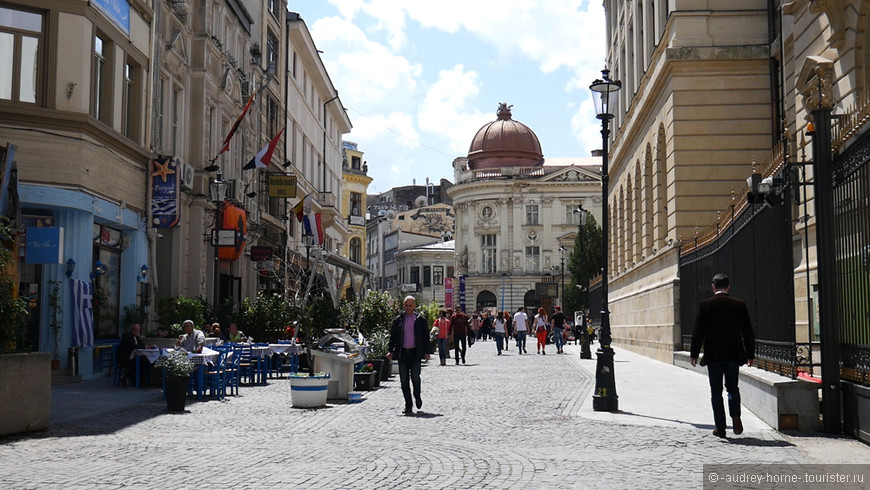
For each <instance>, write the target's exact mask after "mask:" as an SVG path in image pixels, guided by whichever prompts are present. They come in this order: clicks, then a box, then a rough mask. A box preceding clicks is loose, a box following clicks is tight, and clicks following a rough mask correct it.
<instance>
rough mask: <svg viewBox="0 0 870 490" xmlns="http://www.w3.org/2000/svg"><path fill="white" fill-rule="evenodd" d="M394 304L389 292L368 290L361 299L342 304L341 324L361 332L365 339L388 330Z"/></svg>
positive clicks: (394, 315) (393, 311) (394, 308)
mask: <svg viewBox="0 0 870 490" xmlns="http://www.w3.org/2000/svg"><path fill="white" fill-rule="evenodd" d="M395 304H396V302H395V299H394V298H393V297H392V296H391V295H390V294H389V293H387V292H377V291H369V292H368V293H367V294H366V295H365V297H363V298H362V299H359V300H354V301H345V302H344V303H343V304H342V308H341V310H342V313H341V324H342V325H345V326H349V327H351V329H352V330H356V331H358V332H360V333H362V334H363V337H365V338H366V339H369V338H371V337H372V336H373V335H374V334H375V333H377V332H389V330H390V324H391V323H392V321H393V318H395V317H396V311H397V310H396V306H395ZM349 331H350V330H349Z"/></svg>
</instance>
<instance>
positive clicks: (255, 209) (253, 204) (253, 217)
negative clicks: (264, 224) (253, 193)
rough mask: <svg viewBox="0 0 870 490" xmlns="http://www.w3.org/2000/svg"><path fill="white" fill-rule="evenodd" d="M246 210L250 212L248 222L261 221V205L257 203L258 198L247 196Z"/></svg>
mask: <svg viewBox="0 0 870 490" xmlns="http://www.w3.org/2000/svg"><path fill="white" fill-rule="evenodd" d="M245 210H247V212H248V223H259V222H260V206H258V205H257V200H256V198H251V197H247V196H245Z"/></svg>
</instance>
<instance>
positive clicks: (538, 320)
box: [534, 308, 549, 356]
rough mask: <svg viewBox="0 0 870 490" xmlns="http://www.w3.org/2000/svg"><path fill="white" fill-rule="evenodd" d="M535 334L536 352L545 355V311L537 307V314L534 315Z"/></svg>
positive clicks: (546, 325)
mask: <svg viewBox="0 0 870 490" xmlns="http://www.w3.org/2000/svg"><path fill="white" fill-rule="evenodd" d="M534 325H535V335H536V336H537V337H538V354H544V355H545V356H546V355H547V349H546V347H547V327H548V326H549V325H548V324H547V312H546V311H544V309H543V308H538V314H537V315H535V323H534Z"/></svg>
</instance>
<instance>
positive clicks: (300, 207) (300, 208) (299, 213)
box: [290, 197, 305, 221]
mask: <svg viewBox="0 0 870 490" xmlns="http://www.w3.org/2000/svg"><path fill="white" fill-rule="evenodd" d="M290 212H291V213H293V214H295V215H296V221H302V218H304V217H305V197H303V198H302V199H300V200H299V202H298V203H296V205H295V206H293V209H291V210H290Z"/></svg>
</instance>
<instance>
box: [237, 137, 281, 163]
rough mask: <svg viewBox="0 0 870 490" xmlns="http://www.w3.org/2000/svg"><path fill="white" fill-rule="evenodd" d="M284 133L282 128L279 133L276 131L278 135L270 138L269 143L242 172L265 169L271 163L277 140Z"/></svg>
mask: <svg viewBox="0 0 870 490" xmlns="http://www.w3.org/2000/svg"><path fill="white" fill-rule="evenodd" d="M283 133H284V128H281V131H278V134H276V135H275V137H274V138H272V141H270V142H269V144H267V145H266V146H264V147H263V149H262V150H260V152H259V153H257V156H255V157H254V158H252V159H251V161H250V162H248V164H247V165H245V166H244V167H242V169H243V170H253V169H255V168H266V167H268V166H269V164H270V163H272V153H274V152H275V147H276V146H278V140H280V139H281V135H282V134H283Z"/></svg>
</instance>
